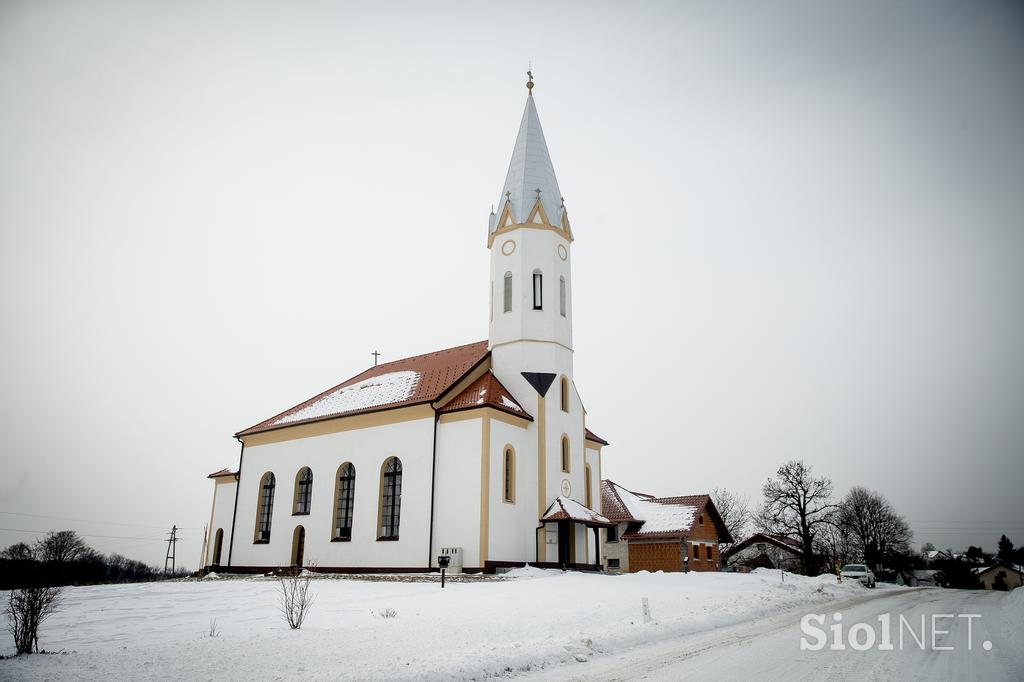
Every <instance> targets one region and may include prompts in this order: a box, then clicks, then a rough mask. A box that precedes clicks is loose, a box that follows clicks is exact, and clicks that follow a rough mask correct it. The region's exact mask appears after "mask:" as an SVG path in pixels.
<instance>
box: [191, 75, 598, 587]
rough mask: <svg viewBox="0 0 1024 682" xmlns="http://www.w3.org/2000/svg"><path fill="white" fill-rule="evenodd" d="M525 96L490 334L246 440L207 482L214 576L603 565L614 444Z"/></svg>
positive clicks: (551, 178) (553, 190) (277, 420)
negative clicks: (594, 398) (605, 479)
mask: <svg viewBox="0 0 1024 682" xmlns="http://www.w3.org/2000/svg"><path fill="white" fill-rule="evenodd" d="M527 87H528V88H529V91H528V93H529V94H528V96H527V98H526V109H525V111H524V112H523V118H522V122H521V123H520V125H519V134H518V137H517V138H516V142H515V147H514V148H513V150H512V161H511V163H510V164H509V168H508V174H507V175H506V177H505V186H504V187H503V188H502V190H501V198H500V203H499V204H498V205H499V206H500V211H499V212H498V213H493V212H492V213H491V215H490V219H489V226H488V233H487V247H488V249H489V250H490V252H491V281H490V283H489V286H490V312H489V314H488V317H489V333H488V338H487V340H486V341H479V342H477V343H470V344H467V345H464V346H457V347H455V348H446V349H444V350H438V351H435V352H432V353H427V354H425V355H417V356H415V357H410V358H405V359H403V360H396V361H394V362H388V363H384V364H381V365H378V366H375V367H372V368H370V369H368V370H366V371H365V372H363V373H362V374H359V375H357V376H354V377H352V378H351V379H349V380H347V381H345V382H343V383H341V384H338V385H337V386H335V387H333V388H330V389H328V390H326V391H324V392H323V393H321V394H320V395H317V396H314V397H312V398H310V399H309V400H307V401H306V402H304V403H302V404H300V405H296V406H295V407H292V408H291V409H289V410H286V411H284V412H282V413H281V414H278V415H275V416H273V417H271V418H269V419H267V420H266V421H262V422H260V423H259V424H256V425H255V426H252V427H249V428H247V429H244V430H243V431H240V432H238V433H237V434H235V437H236V438H237V439H238V440H239V441H240V442H241V443H242V452H241V455H240V457H239V465H238V470H237V471H230V470H226V469H225V470H223V471H218V472H216V473H214V474H210V478H211V479H212V480H213V481H214V494H213V508H212V510H211V516H210V525H209V535H208V537H207V543H206V550H205V563H206V565H207V567H209V568H210V569H214V570H218V571H238V572H257V571H258V572H267V571H272V570H276V569H279V568H283V567H293V566H304V565H315V566H317V570H319V571H335V572H352V573H367V572H389V573H390V572H423V571H429V570H433V569H435V568H437V566H438V556H439V555H448V556H449V557H450V561H451V564H450V567H451V568H452V569H455V570H458V569H461V570H463V571H465V572H494V571H496V570H502V569H504V568H507V567H513V566H522V565H524V564H527V563H529V564H533V565H538V566H542V567H564V568H570V569H581V570H596V569H599V568H600V565H601V559H602V557H601V540H602V535H603V532H604V531H603V530H601V529H604V528H607V527H609V526H612V525H613V524H611V523H610V522H609V521H608V519H606V518H605V517H603V516H601V514H600V513H598V512H597V511H594V509H595V507H599V506H600V499H601V448H602V447H603V446H605V445H607V443H606V442H605V441H604V440H602V439H601V438H599V437H598V436H596V435H595V434H594V433H592V432H591V431H590V430H589V429H588V428H587V422H586V412H585V411H584V409H583V403H582V401H581V400H580V395H579V393H578V391H577V389H576V382H575V380H574V376H573V339H572V272H571V267H570V266H571V263H572V260H571V256H572V242H573V234H572V229H571V227H570V225H569V217H568V214H567V213H566V209H565V202H564V200H563V198H562V194H561V192H560V191H559V189H558V181H557V180H556V179H555V171H554V167H553V166H552V164H551V158H550V156H549V154H548V148H547V144H546V142H545V141H544V133H543V131H542V130H541V125H540V119H539V118H538V116H537V108H536V105H535V104H534V99H533V93H532V87H533V83H532V76H531V79H530V82H529V83H528V84H527ZM480 284H481V286H484V285H485V283H484V282H481V283H480Z"/></svg>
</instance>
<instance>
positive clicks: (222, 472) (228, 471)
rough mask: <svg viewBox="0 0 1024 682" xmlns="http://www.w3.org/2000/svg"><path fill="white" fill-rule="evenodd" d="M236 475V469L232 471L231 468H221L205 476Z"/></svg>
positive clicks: (221, 476)
mask: <svg viewBox="0 0 1024 682" xmlns="http://www.w3.org/2000/svg"><path fill="white" fill-rule="evenodd" d="M237 475H238V472H237V471H232V470H231V469H221V470H220V471H214V472H213V473H212V474H210V475H209V476H207V478H223V477H225V476H237Z"/></svg>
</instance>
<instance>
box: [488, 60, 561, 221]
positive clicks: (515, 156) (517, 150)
mask: <svg viewBox="0 0 1024 682" xmlns="http://www.w3.org/2000/svg"><path fill="white" fill-rule="evenodd" d="M527 74H528V75H529V76H530V81H529V82H528V83H527V84H526V86H527V87H528V88H532V87H533V74H532V73H531V72H530V71H527ZM537 199H540V201H541V203H542V204H543V205H544V212H545V213H546V214H547V216H548V220H550V221H551V224H552V225H555V226H558V225H560V224H561V221H562V213H563V211H565V203H564V200H563V199H562V192H561V191H560V190H559V189H558V180H557V179H556V178H555V168H554V166H553V165H552V163H551V156H550V154H548V145H547V142H545V141H544V131H543V130H542V129H541V127H540V117H539V116H538V115H537V105H536V104H535V103H534V101H533V92H532V91H531V92H530V96H529V97H527V98H526V108H525V109H524V110H523V118H522V121H521V122H520V123H519V135H518V136H517V137H516V144H515V147H513V148H512V161H511V162H510V163H509V165H508V173H507V174H506V176H505V186H504V187H502V189H501V200H500V201H499V202H498V213H501V211H502V209H503V208H504V206H505V202H506V201H508V202H509V205H510V207H511V209H512V219H513V221H514V222H516V223H524V222H526V219H527V217H529V215H530V211H532V210H533V206H534V204H535V203H536V202H537ZM496 228H497V225H492V228H491V229H492V230H493V229H496Z"/></svg>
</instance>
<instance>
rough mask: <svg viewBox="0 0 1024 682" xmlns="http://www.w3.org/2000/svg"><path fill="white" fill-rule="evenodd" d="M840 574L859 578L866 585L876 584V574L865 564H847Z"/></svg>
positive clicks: (872, 585) (844, 576) (845, 576)
mask: <svg viewBox="0 0 1024 682" xmlns="http://www.w3.org/2000/svg"><path fill="white" fill-rule="evenodd" d="M839 575H840V576H842V577H843V578H853V579H856V580H859V581H860V582H861V584H862V585H864V587H874V586H875V574H874V573H873V572H872V571H871V569H870V568H868V567H867V566H865V565H864V564H846V565H845V566H843V570H841V571H839Z"/></svg>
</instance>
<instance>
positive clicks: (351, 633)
mask: <svg viewBox="0 0 1024 682" xmlns="http://www.w3.org/2000/svg"><path fill="white" fill-rule="evenodd" d="M312 589H313V591H314V592H315V593H316V603H315V604H314V605H313V608H312V610H311V612H310V615H309V618H308V620H307V622H306V624H305V625H304V626H303V628H302V629H301V630H298V631H292V630H289V629H288V627H287V625H286V624H285V623H284V621H283V620H282V618H281V616H280V614H279V612H278V608H277V592H276V583H275V581H274V580H273V579H270V578H246V579H237V578H236V579H220V580H202V581H188V582H163V583H145V584H135V585H106V586H92V587H75V588H69V589H68V590H67V592H66V596H65V598H64V606H63V608H62V609H61V611H60V612H59V613H57V614H55V615H54V616H52V617H51V618H50V619H49V620H48V621H46V623H45V624H44V626H43V629H42V636H41V638H40V646H41V647H44V648H45V649H47V650H49V651H60V652H63V654H62V655H46V656H43V655H40V656H34V655H33V656H21V657H18V658H14V659H8V660H2V661H0V679H29V680H31V679H52V678H58V677H59V678H67V679H89V680H92V679H111V678H115V679H133V680H139V679H171V678H178V679H298V678H303V679H322V680H326V679H338V678H354V679H382V678H388V679H393V678H416V679H423V678H427V679H441V678H445V679H451V678H463V679H465V678H471V679H482V678H487V677H494V676H511V675H514V674H521V673H523V672H527V671H536V670H537V669H539V668H550V667H552V666H556V665H561V664H565V663H571V664H573V665H586V662H588V661H589V660H590V659H591V658H593V657H598V656H602V655H606V654H613V653H617V652H620V651H622V650H623V649H626V648H629V647H633V646H636V645H638V644H644V643H649V642H657V641H664V640H666V639H670V638H678V637H682V636H686V635H690V634H693V633H698V632H702V631H707V630H710V629H713V628H716V627H722V626H726V625H730V624H736V623H743V622H747V621H749V620H750V619H754V618H761V617H766V616H770V615H774V614H777V613H779V612H781V611H785V610H793V609H800V608H803V607H807V606H811V605H818V604H823V603H826V602H830V601H833V600H837V599H849V598H850V597H854V596H857V595H866V594H867V593H868V591H867V590H865V589H864V588H863V587H861V586H860V585H859V584H855V583H854V584H851V583H849V582H847V583H844V584H843V585H837V584H836V583H835V579H834V578H832V577H828V576H822V577H819V578H803V577H799V576H793V575H789V574H787V575H786V579H785V581H782V580H781V577H780V574H779V572H778V571H758V572H756V573H753V574H750V575H739V574H727V573H689V574H663V573H655V574H650V573H638V574H631V575H624V576H613V575H597V574H580V573H565V574H563V573H561V572H558V571H542V570H539V569H519V570H516V571H513V572H511V573H510V574H508V577H506V578H504V579H496V580H489V581H474V582H461V583H458V582H457V583H453V582H449V583H448V585H447V587H445V589H444V590H443V591H442V589H441V588H440V585H439V584H438V583H436V582H388V581H373V582H371V581H359V580H351V579H344V580H343V579H336V578H330V577H323V578H316V579H314V583H313V587H312ZM0 597H2V598H4V600H6V595H0ZM644 597H646V598H647V599H648V602H649V604H650V612H651V616H652V618H653V620H652V621H651V622H649V623H645V622H644V619H643V616H642V610H641V600H642V598H644ZM388 609H393V611H394V613H395V615H394V617H385V615H384V614H385V612H386V610H388ZM211 619H216V621H217V636H216V637H211V636H210V621H211ZM0 641H3V644H2V646H0V653H3V654H11V653H13V645H12V642H11V640H10V639H9V638H7V639H5V640H0Z"/></svg>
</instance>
